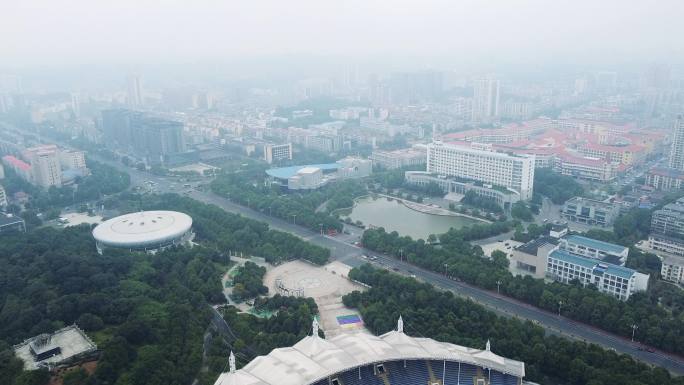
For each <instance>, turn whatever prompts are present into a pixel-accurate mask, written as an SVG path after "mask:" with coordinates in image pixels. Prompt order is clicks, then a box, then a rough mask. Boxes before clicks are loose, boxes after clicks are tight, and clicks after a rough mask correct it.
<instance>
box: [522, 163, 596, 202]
mask: <svg viewBox="0 0 684 385" xmlns="http://www.w3.org/2000/svg"><path fill="white" fill-rule="evenodd" d="M534 192H535V193H538V194H541V195H544V196H545V197H548V198H549V199H551V201H552V202H553V203H555V204H563V203H564V202H565V201H566V200H568V199H570V198H572V197H574V196H581V195H582V194H583V193H584V189H583V188H582V185H580V184H579V183H577V181H576V180H575V179H574V178H573V177H571V176H566V175H561V174H557V173H555V172H553V171H551V170H550V169H545V168H540V169H537V170H535V171H534Z"/></svg>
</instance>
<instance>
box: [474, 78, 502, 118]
mask: <svg viewBox="0 0 684 385" xmlns="http://www.w3.org/2000/svg"><path fill="white" fill-rule="evenodd" d="M498 116H499V81H498V80H496V79H494V78H493V77H484V78H481V79H477V80H475V82H474V84H473V114H472V119H473V121H474V122H490V121H492V120H495V119H496V118H497V117H498Z"/></svg>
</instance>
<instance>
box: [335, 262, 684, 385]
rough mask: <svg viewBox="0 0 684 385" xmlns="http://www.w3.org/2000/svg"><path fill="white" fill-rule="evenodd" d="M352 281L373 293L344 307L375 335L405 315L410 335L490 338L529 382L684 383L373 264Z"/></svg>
mask: <svg viewBox="0 0 684 385" xmlns="http://www.w3.org/2000/svg"><path fill="white" fill-rule="evenodd" d="M350 277H351V278H353V279H356V280H359V281H361V282H364V283H366V284H369V285H370V286H372V288H371V289H370V290H367V291H365V292H358V291H355V292H353V293H351V294H348V295H346V296H345V297H344V303H345V305H347V306H351V307H355V308H357V309H359V310H360V312H361V314H362V316H363V319H364V323H365V325H366V326H367V327H368V328H370V329H371V330H372V331H373V332H374V333H377V334H380V333H385V332H387V331H390V330H392V329H393V328H394V327H395V325H396V320H397V318H398V317H399V315H401V316H402V317H403V319H404V323H405V330H406V332H407V333H408V334H409V335H414V336H424V337H430V338H434V339H436V340H438V341H447V342H452V343H456V344H460V345H464V346H472V347H480V348H482V347H484V345H485V341H487V340H488V339H491V342H492V350H493V351H494V352H495V353H497V354H500V355H502V356H505V357H509V358H513V359H517V360H520V361H523V362H525V372H526V378H527V379H529V380H531V381H536V382H540V383H543V384H568V385H584V384H590V385H611V384H625V385H661V384H684V378H682V377H679V378H671V377H670V375H669V373H668V372H667V371H666V370H664V369H662V368H656V369H652V368H650V367H649V366H647V365H645V364H642V363H638V362H636V361H634V360H633V359H632V358H631V357H629V356H627V355H618V354H616V353H614V352H611V351H607V350H604V349H601V348H600V347H598V346H596V345H588V344H586V343H582V342H572V341H569V340H566V339H564V338H559V337H555V336H545V335H544V331H543V330H542V329H541V328H540V327H538V326H536V325H534V324H532V323H531V322H525V323H523V322H521V321H519V320H517V319H510V318H504V317H498V316H496V315H495V314H494V313H492V312H490V311H486V310H485V309H484V308H482V306H480V305H477V304H475V303H473V302H471V301H467V300H463V299H460V298H458V297H455V296H454V295H453V294H452V293H450V292H440V291H437V290H436V289H435V288H434V287H432V286H430V285H428V284H425V283H419V282H417V281H415V280H413V279H408V278H402V277H400V276H398V275H394V274H391V273H388V272H387V271H382V270H376V269H373V268H372V267H371V266H370V265H364V266H362V267H361V268H355V269H354V270H352V272H351V273H350Z"/></svg>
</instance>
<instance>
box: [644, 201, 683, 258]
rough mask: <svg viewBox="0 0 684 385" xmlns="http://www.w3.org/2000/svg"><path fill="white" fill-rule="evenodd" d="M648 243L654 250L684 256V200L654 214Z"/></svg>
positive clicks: (670, 204) (666, 206) (668, 205)
mask: <svg viewBox="0 0 684 385" xmlns="http://www.w3.org/2000/svg"><path fill="white" fill-rule="evenodd" d="M648 241H649V244H650V247H651V249H653V250H658V251H664V252H666V253H669V254H674V255H679V256H684V198H679V199H677V201H676V202H674V203H669V204H667V205H665V206H664V207H663V208H662V209H660V210H656V211H654V212H653V215H652V216H651V234H650V235H649V237H648Z"/></svg>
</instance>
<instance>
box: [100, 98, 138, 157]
mask: <svg viewBox="0 0 684 385" xmlns="http://www.w3.org/2000/svg"><path fill="white" fill-rule="evenodd" d="M137 116H138V113H136V112H134V111H131V110H126V109H121V108H120V109H114V110H104V111H102V137H103V139H104V143H105V145H106V146H107V147H109V148H121V149H127V148H129V147H130V146H131V145H132V143H133V141H132V137H133V129H132V124H133V121H134V120H135V119H136V117H137Z"/></svg>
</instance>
